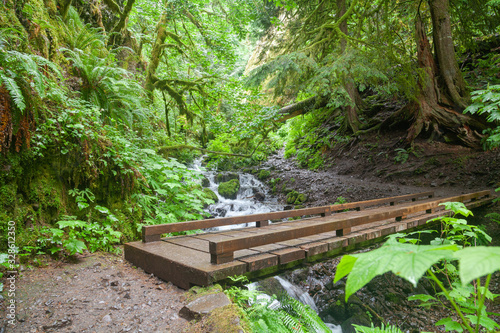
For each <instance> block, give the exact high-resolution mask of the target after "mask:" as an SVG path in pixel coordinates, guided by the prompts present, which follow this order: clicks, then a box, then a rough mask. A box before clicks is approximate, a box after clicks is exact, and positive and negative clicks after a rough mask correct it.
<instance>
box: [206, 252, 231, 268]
mask: <svg viewBox="0 0 500 333" xmlns="http://www.w3.org/2000/svg"><path fill="white" fill-rule="evenodd" d="M233 260H234V252H230V253H221V254H214V253H210V263H212V264H215V265H218V264H225V263H227V262H231V261H233Z"/></svg>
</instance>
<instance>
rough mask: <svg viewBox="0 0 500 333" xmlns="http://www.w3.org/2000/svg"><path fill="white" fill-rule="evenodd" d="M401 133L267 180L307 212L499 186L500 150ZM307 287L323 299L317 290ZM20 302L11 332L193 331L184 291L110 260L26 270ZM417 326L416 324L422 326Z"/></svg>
mask: <svg viewBox="0 0 500 333" xmlns="http://www.w3.org/2000/svg"><path fill="white" fill-rule="evenodd" d="M402 135H403V134H402V133H401V135H399V134H398V133H392V134H390V135H385V136H384V137H381V138H379V139H378V140H373V139H370V138H365V139H362V140H358V141H357V142H355V143H354V144H352V145H349V146H345V147H342V148H341V149H338V150H336V151H333V152H331V153H330V154H329V155H325V156H324V157H325V158H326V159H327V160H329V161H330V162H331V165H330V166H329V167H327V168H326V169H324V170H319V171H310V170H304V169H300V168H299V167H297V164H296V162H295V161H294V160H293V159H292V160H286V159H284V158H283V156H282V152H281V153H278V154H276V155H273V156H271V157H270V159H269V161H267V162H266V163H265V164H264V165H263V166H262V167H264V168H269V169H270V170H271V177H270V178H269V180H271V179H272V178H280V179H281V183H280V185H281V186H282V184H284V185H285V187H289V188H293V189H296V190H297V191H300V192H303V193H306V194H307V195H308V201H307V202H306V205H308V206H318V205H323V204H331V203H333V202H335V201H336V200H337V198H338V197H343V198H345V199H346V200H347V201H357V200H366V199H372V198H378V197H384V196H394V195H400V194H406V193H411V192H420V191H427V190H434V191H435V192H436V194H437V195H438V196H447V195H454V194H460V193H466V192H471V191H475V190H482V189H493V188H495V187H496V186H498V182H499V181H500V152H499V151H498V150H496V151H491V152H477V151H473V150H471V149H468V148H464V147H457V146H450V145H447V144H444V143H428V142H425V141H421V142H416V145H415V148H414V150H409V149H407V148H405V147H404V146H402V144H401V142H402V140H401V138H402ZM403 150H404V151H403ZM279 195H280V196H281V198H282V199H284V198H285V194H284V193H280V194H279ZM495 210H496V211H499V209H498V207H494V208H490V209H489V211H495ZM489 228H490V229H489V230H488V231H489V232H490V233H493V235H492V236H494V242H495V243H496V245H499V244H498V243H499V241H500V230H499V229H500V228H499V226H498V225H495V224H491V225H490V226H489ZM337 262H338V259H334V260H333V261H331V263H332V264H328V263H327V264H320V266H318V267H328V268H329V269H333V267H334V266H335V263H337ZM325 265H326V266H325ZM382 282H383V281H382ZM307 287H309V288H311V289H310V292H311V293H317V291H314V286H307ZM497 287H498V286H497ZM383 288H384V283H380V282H379V283H377V287H376V288H375V289H373V290H369V291H368V292H367V294H366V295H364V296H363V295H362V296H360V299H363V300H365V299H368V298H373V297H377V298H374V299H376V300H377V301H381V302H385V300H384V295H385V294H387V293H386V292H385V291H384V289H383ZM386 288H392V289H391V292H392V291H393V289H395V287H394V286H392V285H389V286H386ZM372 291H373V293H372V294H373V295H372V294H370V292H372ZM496 292H499V290H496ZM398 293H399V291H398ZM377 295H378V296H377ZM365 296H366V297H365ZM401 297H402V298H403V297H404V295H401ZM379 298H380V300H379ZM16 299H17V300H18V304H17V306H18V308H17V325H16V327H15V328H14V329H8V330H7V332H182V331H185V330H188V331H189V325H188V323H187V322H186V321H185V320H184V319H182V318H179V316H178V312H179V310H180V309H181V308H182V306H183V305H184V304H183V303H184V293H183V291H182V290H180V289H178V288H177V287H175V286H173V285H172V284H171V283H165V282H163V281H160V280H158V279H157V278H156V277H153V276H150V275H148V274H146V273H145V272H143V271H142V270H141V269H135V268H133V267H132V266H131V265H130V264H129V263H127V262H126V261H125V260H124V259H123V258H122V257H121V256H115V255H112V254H93V255H88V256H83V257H79V258H77V260H76V262H71V263H70V262H65V263H60V262H55V261H49V263H48V265H46V266H44V267H42V268H34V269H24V270H23V271H22V272H21V276H20V277H19V278H18V290H17V295H16ZM402 304H406V303H401V302H397V305H396V306H395V307H393V308H391V307H387V304H385V305H384V306H383V307H380V308H381V309H386V310H387V309H389V310H387V316H388V317H390V321H391V322H393V323H394V322H401V321H403V322H404V321H408V315H409V314H411V312H409V311H412V309H411V308H407V309H401V307H402V306H403V305H402ZM4 306H5V304H4V305H3V306H2V312H3V311H4V310H5V307H4ZM419 311H420V312H419V313H421V312H422V310H419ZM398 314H400V317H401V318H399V320H398V318H397V316H398ZM380 315H383V314H380ZM419 318H420V317H419ZM422 318H423V319H422ZM425 318H427V322H425V323H424V324H425V326H426V327H433V326H432V323H431V322H430V321H431V318H433V317H432V316H430V315H429V317H426V313H425V312H422V313H421V318H420V319H419V320H418V322H419V323H420V322H422V321H425V320H426V319H425ZM4 319H5V316H3V315H2V320H4ZM419 323H417V324H416V325H417V326H421V325H419ZM2 327H5V328H6V322H5V321H3V322H0V332H3V331H4V328H2Z"/></svg>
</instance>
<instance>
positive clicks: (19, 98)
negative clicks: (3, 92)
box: [0, 72, 26, 111]
mask: <svg viewBox="0 0 500 333" xmlns="http://www.w3.org/2000/svg"><path fill="white" fill-rule="evenodd" d="M0 80H1V82H2V83H3V84H4V85H5V88H7V90H8V92H9V93H10V97H11V98H12V100H13V101H14V104H15V105H16V107H17V108H18V109H19V110H21V111H24V109H26V104H25V100H24V96H23V92H22V91H21V88H19V86H18V85H17V83H16V81H15V80H14V79H13V78H11V77H9V76H7V75H5V74H4V73H1V72H0Z"/></svg>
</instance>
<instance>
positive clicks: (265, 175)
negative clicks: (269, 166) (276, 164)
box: [257, 170, 271, 180]
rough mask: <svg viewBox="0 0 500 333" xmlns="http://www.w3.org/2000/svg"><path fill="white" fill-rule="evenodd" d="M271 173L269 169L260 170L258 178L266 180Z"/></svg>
mask: <svg viewBox="0 0 500 333" xmlns="http://www.w3.org/2000/svg"><path fill="white" fill-rule="evenodd" d="M270 175H271V172H270V171H269V170H260V171H259V174H258V175H257V178H259V180H266V179H267V178H269V176H270Z"/></svg>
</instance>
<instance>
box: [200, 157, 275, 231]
mask: <svg viewBox="0 0 500 333" xmlns="http://www.w3.org/2000/svg"><path fill="white" fill-rule="evenodd" d="M202 159H203V158H197V159H196V160H195V161H194V162H193V166H192V169H193V170H196V171H198V172H200V173H201V174H202V175H204V176H205V177H206V178H207V179H208V181H209V183H210V185H209V186H208V188H210V189H211V190H212V191H214V193H215V194H216V195H217V197H218V198H219V202H218V203H215V204H212V205H210V206H209V207H208V208H207V211H208V212H209V213H210V215H212V216H213V217H231V216H240V215H249V214H259V213H268V212H275V211H279V210H282V209H283V205H280V204H279V203H278V199H277V198H276V197H274V196H272V195H270V193H269V188H268V187H267V186H266V185H264V184H263V183H262V182H261V181H260V180H258V179H257V178H255V177H254V176H253V175H251V174H248V173H239V180H240V190H239V191H238V195H237V197H236V199H227V198H224V197H223V196H221V195H220V194H219V193H218V188H219V184H217V182H216V181H215V178H216V172H215V171H208V170H205V169H204V168H202V167H201V161H202ZM256 193H260V194H262V195H263V196H264V200H263V201H262V202H261V201H258V200H257V199H256V198H255V194H256ZM243 226H255V223H247V224H244V225H230V226H222V227H218V228H217V229H218V230H227V229H234V228H241V227H243Z"/></svg>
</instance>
